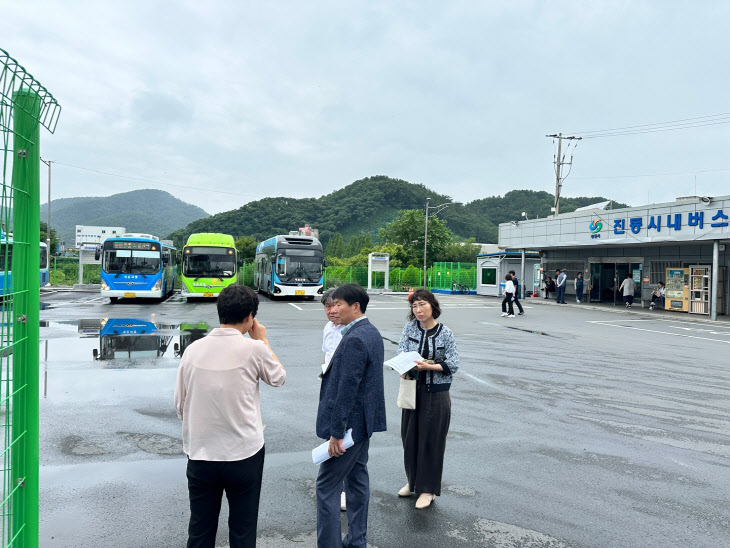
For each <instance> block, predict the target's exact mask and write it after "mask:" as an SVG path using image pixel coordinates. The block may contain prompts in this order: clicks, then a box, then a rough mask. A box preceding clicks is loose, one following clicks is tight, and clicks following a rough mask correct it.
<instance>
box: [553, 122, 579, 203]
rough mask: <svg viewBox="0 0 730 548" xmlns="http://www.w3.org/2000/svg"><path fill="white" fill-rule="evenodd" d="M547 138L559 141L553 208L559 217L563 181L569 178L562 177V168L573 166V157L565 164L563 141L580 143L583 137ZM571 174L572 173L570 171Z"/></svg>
mask: <svg viewBox="0 0 730 548" xmlns="http://www.w3.org/2000/svg"><path fill="white" fill-rule="evenodd" d="M545 137H551V138H553V139H557V140H558V155H557V156H556V157H555V162H554V163H555V204H554V206H553V210H555V216H556V217H557V216H558V215H559V214H560V191H561V190H562V188H563V181H564V180H565V178H566V177H567V175H566V176H565V177H561V167H562V166H564V165H567V166H572V165H573V156H571V157H570V162H565V161H564V160H565V158H563V139H566V140H568V141H580V140H581V139H582V137H575V136H574V135H571V136H570V137H563V134H562V133H558V134H557V135H556V134H553V135H545ZM568 173H569V174H570V171H568Z"/></svg>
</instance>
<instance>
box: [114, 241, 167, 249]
mask: <svg viewBox="0 0 730 548" xmlns="http://www.w3.org/2000/svg"><path fill="white" fill-rule="evenodd" d="M112 249H132V250H135V251H150V250H151V251H157V244H153V243H152V242H128V241H118V242H112Z"/></svg>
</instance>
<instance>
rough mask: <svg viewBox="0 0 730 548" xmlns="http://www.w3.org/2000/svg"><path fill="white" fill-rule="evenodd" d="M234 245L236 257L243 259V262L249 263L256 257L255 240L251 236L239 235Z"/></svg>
mask: <svg viewBox="0 0 730 548" xmlns="http://www.w3.org/2000/svg"><path fill="white" fill-rule="evenodd" d="M234 245H235V246H236V249H237V250H238V257H239V258H240V259H243V262H245V263H250V262H252V261H253V260H254V257H256V245H257V241H256V238H254V237H253V236H239V237H238V238H236V241H235V244H234Z"/></svg>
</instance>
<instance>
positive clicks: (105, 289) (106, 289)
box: [101, 280, 109, 291]
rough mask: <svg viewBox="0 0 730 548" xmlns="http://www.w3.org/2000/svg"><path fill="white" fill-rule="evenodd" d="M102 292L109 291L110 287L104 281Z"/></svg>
mask: <svg viewBox="0 0 730 548" xmlns="http://www.w3.org/2000/svg"><path fill="white" fill-rule="evenodd" d="M101 290H102V291H109V286H108V285H106V282H105V281H104V280H102V281H101Z"/></svg>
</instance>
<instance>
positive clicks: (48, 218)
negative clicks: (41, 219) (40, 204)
mask: <svg viewBox="0 0 730 548" xmlns="http://www.w3.org/2000/svg"><path fill="white" fill-rule="evenodd" d="M41 162H43V163H44V164H46V165H47V166H48V211H47V216H46V246H47V247H46V268H47V269H48V272H50V271H51V164H52V163H53V160H48V161H46V160H44V159H43V158H41Z"/></svg>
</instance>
